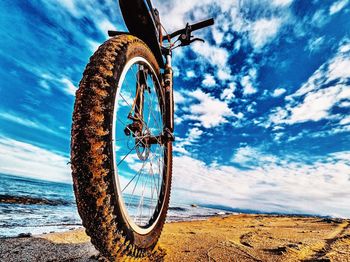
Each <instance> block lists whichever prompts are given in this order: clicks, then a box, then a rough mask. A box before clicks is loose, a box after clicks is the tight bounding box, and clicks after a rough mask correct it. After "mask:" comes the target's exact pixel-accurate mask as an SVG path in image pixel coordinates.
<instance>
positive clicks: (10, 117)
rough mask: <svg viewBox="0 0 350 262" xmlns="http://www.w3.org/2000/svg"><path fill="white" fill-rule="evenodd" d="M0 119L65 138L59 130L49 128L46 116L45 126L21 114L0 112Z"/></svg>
mask: <svg viewBox="0 0 350 262" xmlns="http://www.w3.org/2000/svg"><path fill="white" fill-rule="evenodd" d="M0 119H3V120H5V121H9V122H12V123H15V124H18V125H21V126H25V127H28V128H33V129H37V130H40V131H42V132H46V133H50V134H53V135H55V136H58V137H64V138H66V136H65V135H63V134H62V133H60V131H59V130H54V129H51V128H49V120H48V119H47V116H46V122H45V124H42V123H41V122H40V121H38V120H37V119H34V118H29V117H25V116H24V115H21V114H18V113H15V112H11V111H7V112H5V111H0Z"/></svg>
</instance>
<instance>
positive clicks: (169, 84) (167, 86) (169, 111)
mask: <svg viewBox="0 0 350 262" xmlns="http://www.w3.org/2000/svg"><path fill="white" fill-rule="evenodd" d="M171 57H172V53H171V50H169V49H167V50H166V56H165V58H166V63H165V70H164V75H163V77H164V91H165V119H166V121H165V133H167V134H166V135H167V136H168V137H169V139H170V140H171V141H174V140H175V138H174V135H173V132H174V97H173V69H172V66H171Z"/></svg>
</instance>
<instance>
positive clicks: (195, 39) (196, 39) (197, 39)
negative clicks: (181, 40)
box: [190, 37, 205, 44]
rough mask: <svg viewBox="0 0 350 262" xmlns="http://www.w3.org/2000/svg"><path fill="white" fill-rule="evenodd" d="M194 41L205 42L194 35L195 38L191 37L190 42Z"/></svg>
mask: <svg viewBox="0 0 350 262" xmlns="http://www.w3.org/2000/svg"><path fill="white" fill-rule="evenodd" d="M195 41H199V42H203V43H205V41H204V39H202V38H198V37H196V38H193V39H192V40H191V41H190V44H192V43H193V42H195Z"/></svg>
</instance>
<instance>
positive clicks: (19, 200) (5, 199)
mask: <svg viewBox="0 0 350 262" xmlns="http://www.w3.org/2000/svg"><path fill="white" fill-rule="evenodd" d="M0 203H5V204H23V205H49V206H60V205H62V206H67V205H70V204H71V203H70V202H68V201H65V200H62V199H55V200H52V199H46V198H35V197H29V196H12V195H0Z"/></svg>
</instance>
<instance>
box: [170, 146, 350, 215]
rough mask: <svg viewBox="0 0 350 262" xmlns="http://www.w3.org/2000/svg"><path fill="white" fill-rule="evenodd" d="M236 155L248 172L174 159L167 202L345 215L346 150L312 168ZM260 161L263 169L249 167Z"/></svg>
mask: <svg viewBox="0 0 350 262" xmlns="http://www.w3.org/2000/svg"><path fill="white" fill-rule="evenodd" d="M237 153H238V154H240V156H239V157H237V158H236V159H237V160H240V162H241V163H244V164H245V165H246V166H247V167H248V169H245V170H241V169H238V168H234V167H232V166H225V165H220V166H218V165H215V164H214V165H207V164H205V163H204V162H202V161H200V160H197V159H194V158H191V157H189V156H180V157H174V168H173V170H174V171H173V172H174V173H175V174H176V176H174V178H173V179H174V180H173V191H172V194H173V199H177V201H180V199H181V200H182V201H184V202H186V203H202V204H208V203H209V204H216V205H226V206H228V207H233V208H243V209H253V210H261V211H270V212H295V213H309V214H318V215H330V216H340V217H350V211H349V210H350V204H349V201H348V199H349V197H350V193H349V190H348V188H349V186H350V180H349V175H350V161H349V159H350V152H349V151H344V152H338V153H334V154H330V155H327V156H325V157H324V158H322V159H319V160H317V161H314V163H313V164H305V163H303V162H302V161H300V162H290V161H284V160H283V159H282V160H281V159H278V158H276V157H274V156H269V155H267V156H265V155H264V154H263V153H262V152H261V151H259V150H257V149H255V148H249V147H247V148H242V149H241V150H238V152H237ZM237 153H236V154H237ZM261 157H262V158H263V159H264V163H265V165H264V166H257V165H255V164H254V161H255V160H259V159H261ZM184 185H185V186H184Z"/></svg>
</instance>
